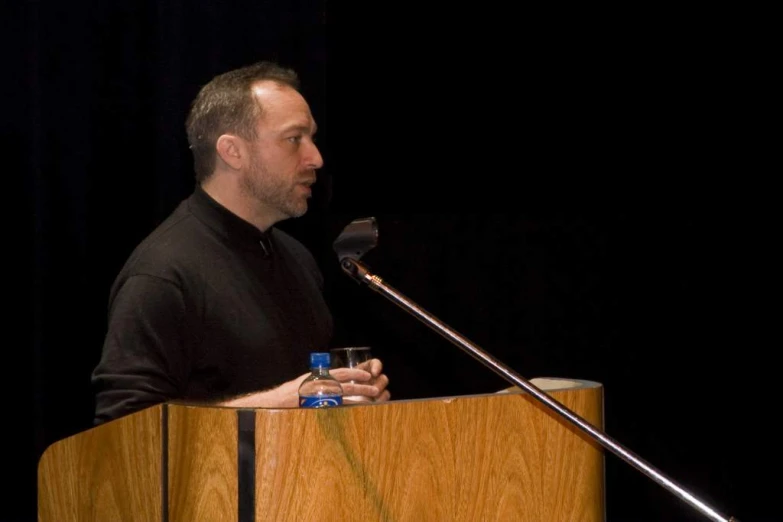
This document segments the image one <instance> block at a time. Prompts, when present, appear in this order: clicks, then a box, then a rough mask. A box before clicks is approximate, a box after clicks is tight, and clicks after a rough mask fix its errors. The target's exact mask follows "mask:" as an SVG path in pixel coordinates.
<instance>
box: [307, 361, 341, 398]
mask: <svg viewBox="0 0 783 522" xmlns="http://www.w3.org/2000/svg"><path fill="white" fill-rule="evenodd" d="M329 368H330V361H329V353H321V352H316V353H311V354H310V370H311V371H312V373H311V374H310V375H309V376H308V377H307V379H305V380H304V381H303V382H302V385H301V386H299V407H300V408H329V407H331V406H340V405H341V404H342V403H343V387H342V386H341V385H340V382H339V381H338V380H337V379H335V378H334V377H332V376H331V375H330V374H329Z"/></svg>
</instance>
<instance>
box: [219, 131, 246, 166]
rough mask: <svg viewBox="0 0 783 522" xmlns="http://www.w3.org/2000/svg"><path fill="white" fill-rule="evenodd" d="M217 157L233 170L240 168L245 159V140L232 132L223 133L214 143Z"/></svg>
mask: <svg viewBox="0 0 783 522" xmlns="http://www.w3.org/2000/svg"><path fill="white" fill-rule="evenodd" d="M215 148H216V149H217V155H218V158H220V159H221V160H222V161H223V162H224V163H226V164H227V165H228V166H229V167H231V168H232V169H234V170H238V169H240V168H242V165H243V164H244V162H245V160H246V159H247V157H248V155H247V146H246V144H245V141H244V140H243V139H242V138H240V137H239V136H235V135H234V134H223V135H221V136H220V137H219V138H218V139H217V143H216V144H215Z"/></svg>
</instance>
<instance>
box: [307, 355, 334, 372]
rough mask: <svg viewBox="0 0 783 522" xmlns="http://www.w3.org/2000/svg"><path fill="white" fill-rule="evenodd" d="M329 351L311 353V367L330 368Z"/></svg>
mask: <svg viewBox="0 0 783 522" xmlns="http://www.w3.org/2000/svg"><path fill="white" fill-rule="evenodd" d="M329 364H330V360H329V352H325V353H324V352H314V353H311V354H310V368H328V367H329Z"/></svg>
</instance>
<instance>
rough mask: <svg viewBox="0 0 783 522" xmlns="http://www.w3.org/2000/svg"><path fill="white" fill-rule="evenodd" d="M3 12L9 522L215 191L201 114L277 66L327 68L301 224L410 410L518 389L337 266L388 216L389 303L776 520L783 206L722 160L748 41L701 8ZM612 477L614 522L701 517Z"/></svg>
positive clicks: (126, 6)
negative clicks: (772, 251) (689, 13)
mask: <svg viewBox="0 0 783 522" xmlns="http://www.w3.org/2000/svg"><path fill="white" fill-rule="evenodd" d="M4 12H5V13H6V14H5V15H4V16H3V22H2V24H3V28H4V31H3V48H4V50H5V51H6V55H7V60H6V61H5V63H6V68H5V70H6V75H5V78H4V81H3V82H2V83H3V89H4V93H5V95H4V96H3V99H4V100H5V102H6V114H7V116H6V117H5V118H3V131H2V138H3V143H4V146H5V147H4V148H5V150H6V154H5V155H4V157H5V159H6V162H5V166H6V169H7V174H6V175H7V178H6V179H8V180H9V182H10V183H9V184H8V185H6V186H7V187H8V188H9V193H8V195H7V198H8V199H9V200H10V201H11V203H12V207H11V208H12V209H13V210H12V212H11V214H10V216H9V217H8V218H7V222H6V227H5V228H6V231H7V232H8V233H7V234H6V238H5V239H6V242H5V244H4V248H3V251H4V253H5V254H6V257H7V258H10V259H13V260H14V261H15V262H14V263H12V266H11V268H10V270H9V271H8V272H7V277H8V279H10V280H11V283H12V285H11V287H13V288H14V289H17V288H19V289H20V291H19V293H18V296H17V295H16V294H15V295H14V296H13V298H12V300H11V303H10V304H11V306H12V309H13V312H12V314H11V315H10V316H7V317H9V321H8V322H7V328H8V335H7V339H8V340H7V341H6V354H7V356H6V367H5V369H6V371H5V374H6V379H5V384H6V386H7V387H8V389H7V391H6V393H5V397H6V403H7V404H9V405H10V406H11V409H10V411H8V413H7V414H5V415H4V416H5V421H6V422H5V423H4V427H3V430H4V432H5V435H6V436H7V437H9V439H7V440H10V442H6V443H5V449H6V451H7V452H8V453H9V454H10V457H11V459H10V461H11V464H10V465H8V466H7V467H5V469H6V470H7V474H6V478H7V480H8V481H10V483H11V485H10V486H6V488H4V489H3V491H4V500H3V503H2V504H3V506H2V512H0V520H34V519H35V503H36V482H35V481H36V472H37V469H36V464H37V460H38V458H39V457H40V455H41V453H42V452H43V451H44V449H45V448H46V447H47V446H48V445H50V444H52V443H53V442H55V441H57V440H59V439H61V438H63V437H67V436H69V435H72V434H75V433H78V432H80V431H82V430H85V429H88V428H89V427H90V425H91V420H92V413H93V410H92V408H93V399H92V394H91V392H92V390H91V389H90V386H89V377H90V372H91V371H92V368H93V366H94V365H95V363H96V362H97V360H98V357H99V354H100V349H101V344H102V338H103V333H104V326H105V318H106V301H107V296H108V290H109V287H110V285H111V282H112V279H113V277H114V276H115V275H116V273H117V271H118V270H119V268H120V266H121V265H122V263H123V262H124V261H125V258H126V256H127V255H128V254H129V253H130V251H131V249H132V248H133V247H134V246H135V244H136V243H137V242H138V241H140V240H141V239H142V238H143V237H144V236H145V235H146V234H147V233H148V232H149V231H151V230H152V228H154V226H155V225H156V224H157V223H159V222H160V221H161V220H162V219H163V218H164V217H165V216H166V215H167V214H168V213H169V212H170V211H171V210H172V209H173V208H174V206H175V205H176V204H177V203H178V202H179V201H180V200H181V199H183V198H184V197H186V196H187V195H188V194H189V193H190V191H191V190H192V188H193V175H192V165H191V158H190V155H189V151H188V149H187V143H186V139H185V132H184V120H185V116H186V113H187V109H188V105H189V103H190V101H191V100H192V98H193V97H194V96H195V94H196V92H197V90H198V88H199V87H200V86H201V85H202V84H204V83H205V82H207V81H208V80H209V79H210V78H211V77H212V76H214V75H215V74H218V73H220V72H223V71H225V70H228V69H230V68H233V67H237V66H240V65H244V64H247V63H251V62H253V61H256V60H259V59H275V60H278V61H281V62H282V63H284V64H286V65H289V66H292V67H294V68H295V69H297V70H298V72H299V73H300V75H301V76H302V80H303V87H304V94H305V96H306V97H307V99H308V100H309V101H310V104H311V107H312V109H313V112H314V115H315V118H316V120H317V121H318V124H319V128H320V130H319V141H318V143H319V146H320V147H321V150H322V153H323V155H324V158H325V162H326V165H325V167H324V169H323V170H322V172H321V174H320V178H319V182H318V184H317V185H316V191H315V195H314V199H313V204H312V206H311V210H310V212H308V214H307V215H306V216H305V217H303V218H300V219H298V220H295V221H291V222H284V223H281V224H280V226H281V228H284V229H286V230H288V231H290V232H291V233H293V234H294V235H296V236H297V237H299V238H300V239H301V240H302V241H303V242H305V243H306V244H307V245H308V246H309V247H310V248H311V249H312V251H313V252H314V254H315V255H316V257H317V259H318V260H319V262H320V263H321V265H322V267H323V270H324V273H325V276H326V281H327V297H328V299H329V300H330V303H331V304H332V306H333V311H334V314H335V320H336V325H337V332H336V337H335V341H334V343H335V344H336V345H339V344H353V343H362V344H370V345H372V346H373V348H374V350H375V352H376V354H377V355H378V356H380V357H381V358H382V359H383V360H384V361H385V364H386V368H387V373H388V374H389V375H390V376H391V391H392V393H393V398H396V399H406V398H418V397H437V396H446V395H457V394H471V393H484V392H491V391H496V390H498V389H500V388H503V387H505V386H506V385H507V384H508V383H506V382H505V381H503V380H502V379H501V378H500V377H498V376H497V375H495V374H494V373H492V372H491V371H490V370H488V369H487V368H485V367H484V366H481V365H480V364H479V363H478V362H476V361H475V360H474V359H472V358H471V357H470V356H469V355H467V354H466V353H464V352H461V351H460V350H459V349H458V348H457V347H455V346H453V345H451V344H449V343H448V342H447V341H446V340H444V339H443V338H441V337H439V336H438V335H437V334H435V333H434V332H433V331H431V330H429V329H428V328H426V327H425V326H424V325H423V324H421V323H419V322H417V321H416V320H415V319H414V318H413V317H411V316H408V315H406V314H405V312H404V311H402V310H401V309H399V308H397V307H395V306H394V305H393V304H392V303H390V302H389V301H386V300H384V299H383V298H382V297H381V296H379V295H378V294H374V293H372V292H370V291H369V290H368V289H367V288H366V287H361V286H359V285H358V284H356V283H354V282H353V281H351V280H348V279H347V278H346V277H345V276H344V275H343V274H342V273H341V272H340V270H339V268H338V266H337V263H336V258H335V256H334V252H333V251H332V241H333V240H334V238H335V237H336V236H337V234H339V232H340V230H341V229H342V227H344V226H345V225H346V224H347V223H348V222H350V220H352V219H354V218H357V217H364V216H370V215H372V216H375V217H377V219H378V222H379V225H380V242H379V246H378V247H377V248H376V249H375V250H373V251H371V252H370V253H369V254H368V255H367V256H366V258H365V261H366V262H367V263H368V265H369V266H370V267H372V268H373V269H374V270H375V271H376V273H378V275H380V276H381V277H383V278H384V279H385V280H386V281H387V282H388V283H389V284H391V285H392V286H394V287H395V288H397V289H398V290H400V291H401V292H403V293H404V294H406V295H407V296H408V297H409V298H411V299H413V300H414V301H415V302H417V303H418V304H419V305H421V306H422V307H424V308H425V309H426V310H428V311H429V312H431V313H433V314H434V315H436V316H437V317H438V318H440V319H441V320H443V321H444V322H446V323H447V324H449V325H451V326H452V327H453V328H455V329H456V330H457V331H459V332H460V333H462V334H463V335H465V336H466V337H468V338H469V339H471V340H472V341H473V342H474V343H476V344H478V345H479V346H480V347H482V348H484V349H485V350H487V351H489V352H490V353H492V354H493V355H494V356H495V357H497V358H498V359H500V360H501V361H503V362H504V363H505V364H507V365H509V366H510V367H511V368H513V369H514V370H516V371H517V372H519V373H520V374H522V375H523V376H525V377H528V378H532V377H537V376H559V377H572V378H578V379H587V380H594V381H599V382H601V383H603V384H604V386H605V393H606V396H605V408H606V412H605V415H606V429H607V432H608V433H609V434H610V435H611V436H613V437H615V438H616V439H617V440H618V441H619V442H620V443H621V444H624V445H626V446H627V447H628V448H629V449H631V450H632V451H635V452H637V453H638V454H640V455H641V456H642V457H643V458H645V459H647V460H648V461H650V462H651V463H652V464H653V465H655V466H658V467H659V468H660V469H661V470H662V471H663V472H664V473H666V474H668V475H669V476H670V477H671V478H672V479H674V480H675V481H678V482H679V483H680V484H681V485H682V486H684V487H686V488H691V491H692V492H693V493H694V494H696V495H697V496H700V497H701V498H702V499H703V500H705V501H707V502H710V503H713V505H714V507H716V508H717V509H719V510H720V511H722V512H723V513H725V514H726V515H737V516H739V517H740V518H741V519H742V520H770V519H771V517H772V515H773V514H774V511H772V510H771V507H770V506H771V505H772V504H771V502H770V500H768V499H769V498H770V497H771V496H772V494H773V493H774V492H775V491H774V489H773V483H774V481H769V480H765V479H764V477H765V476H766V474H767V473H773V472H774V471H776V469H777V468H776V466H775V464H778V463H779V462H780V459H779V450H777V449H776V447H777V446H778V444H777V442H776V440H777V437H776V435H775V433H776V432H775V431H774V430H773V429H772V428H771V421H769V420H767V417H766V415H767V413H768V409H767V408H768V407H769V406H768V403H765V401H766V400H769V396H768V393H770V392H771V390H772V385H771V384H770V383H771V382H772V380H773V377H774V373H773V371H772V369H771V368H772V367H771V365H770V364H769V362H768V361H767V360H766V359H767V358H768V355H767V354H768V353H769V352H771V351H774V347H773V346H772V345H771V344H770V343H769V342H768V340H767V339H768V338H767V337H766V336H765V334H764V333H763V327H764V325H765V324H766V323H767V321H768V320H769V319H771V317H770V314H769V313H768V312H765V311H764V310H765V307H764V301H763V299H762V298H761V297H759V295H760V294H759V291H760V289H761V294H763V293H764V292H763V289H764V288H765V286H764V285H765V284H766V281H767V279H766V278H767V274H768V272H766V271H765V268H766V266H765V264H764V260H765V259H766V255H765V250H764V249H766V248H767V247H768V245H769V244H770V240H769V239H767V238H768V236H767V235H766V230H767V227H768V224H769V222H770V220H771V215H772V209H773V207H772V206H770V204H769V203H768V199H767V198H765V196H766V195H768V192H767V191H766V189H765V187H763V186H759V185H756V184H754V182H752V181H750V180H749V178H748V177H747V176H746V174H747V173H743V175H742V176H740V166H741V164H740V163H738V162H737V160H738V158H737V155H736V153H735V152H734V151H733V150H732V148H731V147H727V146H726V145H725V142H724V141H723V139H722V137H723V132H724V130H725V129H726V125H727V124H726V121H727V118H728V117H730V116H732V114H733V112H732V111H733V109H732V106H733V105H732V98H731V95H730V93H728V92H727V91H726V90H724V89H722V88H721V87H720V85H721V84H720V82H719V80H720V79H721V78H723V77H724V75H723V74H722V72H721V66H723V65H724V64H725V63H726V60H730V59H731V58H730V57H731V53H730V52H728V50H729V49H730V45H727V44H725V43H724V41H723V40H722V39H720V38H717V37H713V36H714V35H713V34H712V33H710V32H709V30H708V29H705V26H704V24H700V23H699V18H698V16H694V17H690V18H689V17H685V18H684V19H683V18H682V17H681V16H676V17H675V16H671V17H670V16H668V15H669V14H671V13H669V14H666V13H663V14H662V13H658V16H656V17H653V18H654V19H655V20H656V22H651V21H650V20H652V19H653V18H651V17H650V16H648V15H651V13H645V16H641V15H639V13H631V12H627V13H616V12H614V13H598V12H584V13H573V12H556V13H547V15H546V16H544V15H543V14H542V13H540V12H535V13H534V12H532V11H531V10H528V11H526V12H523V13H522V14H515V16H516V17H512V10H511V9H510V8H509V9H504V10H500V9H497V8H492V7H490V6H488V5H486V6H482V5H479V4H474V5H472V6H471V5H467V4H466V5H465V6H463V8H461V9H460V10H457V9H456V8H455V7H453V6H450V7H449V9H445V10H443V11H435V10H434V9H433V10H430V11H427V10H425V9H424V8H422V7H421V6H409V7H404V6H402V5H401V4H396V3H395V4H383V5H381V4H377V5H376V4H361V5H358V4H357V5H353V4H352V5H348V3H337V2H326V1H325V0H322V1H317V2H316V1H312V0H289V1H287V2H256V1H236V2H217V1H199V2H185V1H182V0H171V1H167V2H158V1H152V0H147V1H141V0H140V1H137V2H131V1H120V2H99V1H77V2H63V3H60V2H53V1H51V0H49V1H39V2H32V1H28V2H18V3H13V4H12V5H7V6H6V5H4ZM678 15H682V13H678ZM703 32H708V33H709V34H708V35H707V36H702V35H703ZM740 177H742V178H743V179H740ZM724 180H725V181H724ZM20 194H21V195H20ZM17 283H18V284H17ZM20 334H21V335H20ZM19 339H21V340H19ZM8 356H10V357H8ZM303 367H304V361H303ZM606 464H607V483H606V488H607V489H606V494H607V513H608V520H610V521H616V520H618V521H619V520H623V521H624V520H634V521H646V520H649V521H653V520H656V521H657V520H704V517H703V516H702V515H699V514H698V513H697V512H696V511H695V510H693V509H692V508H691V507H690V506H688V505H687V504H685V503H683V502H682V501H680V500H679V499H677V498H675V497H673V496H672V495H671V494H669V493H667V492H666V491H664V490H663V489H662V488H661V487H660V486H658V485H657V484H655V483H653V482H652V481H651V480H650V479H648V478H646V477H644V476H643V475H642V474H640V473H639V472H637V471H636V470H634V469H632V468H631V467H630V466H628V465H627V464H626V463H624V462H622V461H621V460H620V459H618V458H617V457H616V456H614V455H612V454H609V453H607V458H606ZM778 482H779V481H778ZM9 487H10V489H9ZM6 493H7V497H6V496H5V495H6ZM765 517H767V518H765Z"/></svg>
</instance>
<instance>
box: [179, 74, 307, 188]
mask: <svg viewBox="0 0 783 522" xmlns="http://www.w3.org/2000/svg"><path fill="white" fill-rule="evenodd" d="M264 80H270V81H274V82H277V83H280V84H283V85H287V86H289V87H291V88H293V89H295V90H297V91H298V90H299V77H298V76H297V74H296V72H294V71H293V70H292V69H287V68H285V67H281V66H280V65H278V64H276V63H273V62H268V61H263V62H258V63H255V64H253V65H248V66H246V67H242V68H239V69H235V70H233V71H228V72H226V73H223V74H220V75H218V76H216V77H214V78H213V79H212V80H211V81H210V82H209V83H208V84H206V85H205V86H203V87H202V88H201V90H200V91H199V93H198V95H197V96H196V99H195V100H193V104H192V105H191V108H190V113H189V114H188V117H187V122H186V124H185V127H186V129H187V133H188V144H189V145H190V150H191V151H193V167H194V170H195V171H196V181H197V182H198V183H201V182H202V181H204V180H205V179H207V178H208V177H209V176H210V175H211V174H212V172H213V171H214V169H215V159H216V158H215V143H216V142H217V139H218V138H219V137H220V136H221V135H222V134H225V133H227V132H230V133H235V134H237V135H238V136H240V137H242V138H244V139H246V140H252V139H254V138H255V137H256V131H255V123H256V121H257V119H258V117H259V116H260V115H261V110H262V108H261V107H260V106H259V104H258V101H257V100H256V99H255V98H254V97H253V96H252V93H251V90H250V89H251V87H252V86H253V84H255V83H256V82H260V81H264Z"/></svg>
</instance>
